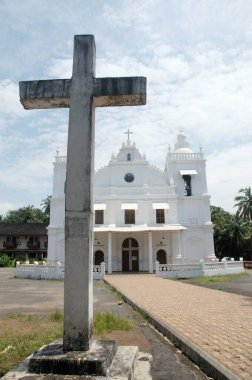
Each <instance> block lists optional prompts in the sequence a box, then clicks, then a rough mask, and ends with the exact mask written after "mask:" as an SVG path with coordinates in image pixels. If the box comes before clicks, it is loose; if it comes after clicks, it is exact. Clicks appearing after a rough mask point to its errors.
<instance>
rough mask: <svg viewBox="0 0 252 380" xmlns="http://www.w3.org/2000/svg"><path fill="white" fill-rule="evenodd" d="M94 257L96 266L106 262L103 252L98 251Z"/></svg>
mask: <svg viewBox="0 0 252 380" xmlns="http://www.w3.org/2000/svg"><path fill="white" fill-rule="evenodd" d="M94 257H95V262H94V265H101V263H103V262H104V253H103V252H102V251H96V252H95V255H94Z"/></svg>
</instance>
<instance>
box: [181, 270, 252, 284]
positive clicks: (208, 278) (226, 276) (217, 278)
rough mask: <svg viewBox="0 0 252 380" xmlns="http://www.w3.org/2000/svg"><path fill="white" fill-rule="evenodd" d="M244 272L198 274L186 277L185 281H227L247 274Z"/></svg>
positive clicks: (202, 282) (203, 282)
mask: <svg viewBox="0 0 252 380" xmlns="http://www.w3.org/2000/svg"><path fill="white" fill-rule="evenodd" d="M247 275H248V274H247V273H246V272H243V273H235V274H223V275H216V276H200V277H193V278H188V279H186V282H190V281H191V282H194V283H195V282H198V283H200V284H212V283H215V282H229V281H233V280H235V279H236V278H238V277H241V276H247Z"/></svg>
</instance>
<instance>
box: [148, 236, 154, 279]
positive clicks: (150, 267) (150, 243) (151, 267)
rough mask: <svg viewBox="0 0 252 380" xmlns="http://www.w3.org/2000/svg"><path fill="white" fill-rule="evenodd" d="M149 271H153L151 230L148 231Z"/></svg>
mask: <svg viewBox="0 0 252 380" xmlns="http://www.w3.org/2000/svg"><path fill="white" fill-rule="evenodd" d="M149 273H153V252H152V232H151V231H149Z"/></svg>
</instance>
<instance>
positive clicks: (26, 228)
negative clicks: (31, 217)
mask: <svg viewBox="0 0 252 380" xmlns="http://www.w3.org/2000/svg"><path fill="white" fill-rule="evenodd" d="M46 227H47V224H46V223H23V224H21V223H0V235H14V236H15V235H35V236H44V235H47V228H46Z"/></svg>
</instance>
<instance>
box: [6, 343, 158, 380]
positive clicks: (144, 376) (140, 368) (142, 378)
mask: <svg viewBox="0 0 252 380" xmlns="http://www.w3.org/2000/svg"><path fill="white" fill-rule="evenodd" d="M74 354H75V353H73V354H72V355H74ZM69 355H71V354H70V353H69ZM30 360H31V357H28V358H27V359H26V360H24V361H23V363H21V364H20V365H19V366H18V367H17V368H15V369H13V370H12V371H10V372H8V373H7V374H6V375H5V376H3V377H2V379H3V380H21V379H22V380H33V379H34V380H42V379H43V380H66V379H68V380H71V379H72V380H152V376H151V374H150V364H151V361H152V357H151V355H150V354H146V353H142V352H138V348H137V347H134V346H132V347H127V346H119V347H118V349H117V352H116V354H115V356H114V359H113V361H112V364H111V366H110V368H109V370H108V373H107V374H106V375H101V376H99V375H98V376H95V375H92V374H91V375H85V374H79V373H78V374H74V375H65V374H63V375H62V374H55V373H35V372H31V371H29V370H28V367H29V362H30ZM55 362H56V361H55ZM56 364H57V363H56ZM59 364H60V363H59ZM61 365H62V364H61ZM77 369H78V368H77ZM77 372H78V370H77ZM79 372H80V371H79Z"/></svg>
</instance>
